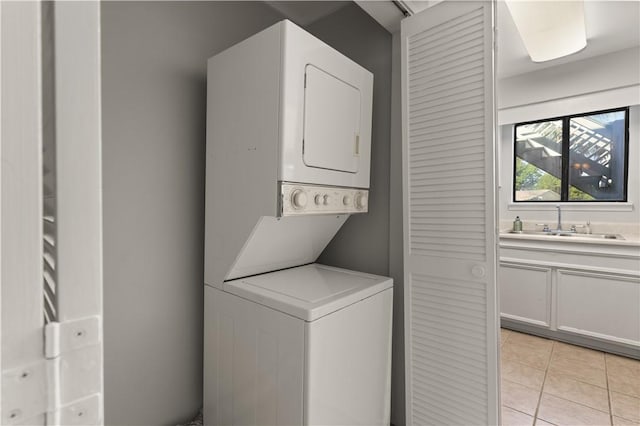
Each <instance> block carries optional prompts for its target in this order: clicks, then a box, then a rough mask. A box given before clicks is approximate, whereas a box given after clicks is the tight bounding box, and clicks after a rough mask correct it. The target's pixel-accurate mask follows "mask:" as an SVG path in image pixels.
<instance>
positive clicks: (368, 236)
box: [307, 4, 391, 275]
mask: <svg viewBox="0 0 640 426" xmlns="http://www.w3.org/2000/svg"><path fill="white" fill-rule="evenodd" d="M307 29H308V30H309V32H311V33H312V34H313V35H315V36H316V37H318V38H319V39H321V40H323V41H325V42H326V43H327V44H329V45H331V46H333V47H334V48H335V49H337V50H338V51H340V52H342V53H343V54H345V55H346V56H348V57H350V58H351V59H353V60H354V61H356V62H357V63H359V64H360V65H362V66H363V67H365V68H366V69H368V70H369V71H371V72H372V73H373V74H374V79H373V131H372V140H371V188H370V195H369V213H368V214H363V215H353V216H352V217H350V218H349V219H348V220H347V223H346V224H345V225H344V226H343V227H342V229H341V230H340V231H339V232H338V234H337V235H336V236H335V237H334V239H333V240H332V241H331V243H329V245H328V246H327V248H326V249H325V251H324V252H323V253H322V255H321V256H320V259H319V262H321V263H324V264H327V265H333V266H339V267H343V268H349V269H354V270H357V271H363V272H370V273H374V274H380V275H388V274H389V134H390V114H391V34H389V32H388V31H387V30H385V29H384V28H383V27H381V26H380V25H379V24H378V23H377V22H376V21H375V20H374V19H373V18H371V17H370V16H369V15H367V14H366V13H365V12H364V11H363V10H362V9H360V8H359V7H358V6H357V5H355V4H352V5H349V6H347V7H345V8H344V9H341V10H339V11H338V12H336V13H334V14H332V15H329V16H327V17H325V18H323V19H320V20H319V21H317V22H315V23H313V24H312V25H310V26H309V27H308V28H307Z"/></svg>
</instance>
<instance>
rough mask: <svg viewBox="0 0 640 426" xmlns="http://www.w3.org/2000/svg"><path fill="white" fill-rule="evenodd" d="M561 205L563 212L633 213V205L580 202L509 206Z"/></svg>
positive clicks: (513, 206)
mask: <svg viewBox="0 0 640 426" xmlns="http://www.w3.org/2000/svg"><path fill="white" fill-rule="evenodd" d="M557 205H560V207H562V211H589V212H631V211H633V203H631V202H626V203H607V202H602V203H597V202H596V203H579V202H570V203H566V202H565V203H563V202H553V201H551V202H544V203H537V202H534V203H527V202H522V203H514V202H511V203H509V204H508V205H507V209H508V210H513V211H518V210H534V211H543V210H555V208H556V206H557Z"/></svg>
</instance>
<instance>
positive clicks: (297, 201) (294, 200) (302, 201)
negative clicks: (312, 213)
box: [291, 189, 307, 209]
mask: <svg viewBox="0 0 640 426" xmlns="http://www.w3.org/2000/svg"><path fill="white" fill-rule="evenodd" d="M291 205H292V206H293V208H294V209H302V208H304V206H306V205H307V194H306V193H305V192H304V191H303V190H302V189H296V190H294V191H293V192H292V193H291Z"/></svg>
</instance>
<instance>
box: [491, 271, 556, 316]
mask: <svg viewBox="0 0 640 426" xmlns="http://www.w3.org/2000/svg"><path fill="white" fill-rule="evenodd" d="M498 287H499V288H500V312H501V316H502V317H503V318H509V319H513V320H517V321H524V322H527V323H531V324H535V325H539V326H544V327H549V325H550V323H551V269H550V268H541V267H533V266H527V265H515V264H501V265H500V271H499V273H498Z"/></svg>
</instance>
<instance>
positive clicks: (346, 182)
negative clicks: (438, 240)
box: [204, 21, 393, 425]
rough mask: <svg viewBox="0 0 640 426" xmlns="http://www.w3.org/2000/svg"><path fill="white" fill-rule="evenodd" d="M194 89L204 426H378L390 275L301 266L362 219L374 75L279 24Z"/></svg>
mask: <svg viewBox="0 0 640 426" xmlns="http://www.w3.org/2000/svg"><path fill="white" fill-rule="evenodd" d="M207 85H208V88H207V183H206V184H207V187H206V232H205V349H204V350H205V353H204V364H205V365H204V370H205V377H204V420H205V424H207V425H218V424H219V425H231V424H235V425H241V424H242V425H245V424H254V425H300V424H304V425H331V424H333V425H337V424H339V425H356V424H360V425H373V424H388V423H389V410H390V381H391V379H390V370H391V309H392V291H393V290H392V280H391V279H390V278H387V277H381V276H376V275H371V274H364V273H359V272H353V271H348V270H345V269H340V268H334V267H329V266H324V265H319V264H316V263H314V262H315V261H316V259H317V258H318V256H319V255H320V253H321V252H322V250H323V249H324V248H325V247H326V245H327V244H328V243H329V241H330V240H331V239H332V238H333V236H334V235H335V233H336V232H337V231H338V230H339V229H340V227H341V226H342V225H343V224H344V222H345V221H346V220H347V218H348V217H349V216H350V215H351V214H359V213H365V212H367V210H368V188H369V169H370V155H371V108H372V89H373V75H372V74H371V73H370V72H368V71H367V70H365V69H364V68H362V67H361V66H359V65H358V64H356V63H355V62H353V61H351V60H350V59H348V58H346V57H345V56H343V55H342V54H340V53H338V52H337V51H336V50H334V49H332V48H331V47H329V46H328V45H326V44H324V43H323V42H321V41H320V40H318V39H316V38H315V37H313V36H311V35H310V34H308V33H307V32H305V31H304V30H302V29H301V28H299V27H297V26H296V25H294V24H292V23H291V22H289V21H282V22H280V23H278V24H276V25H274V26H272V27H270V28H267V29H266V30H264V31H262V32H260V33H258V34H256V35H255V36H253V37H251V38H249V39H247V40H245V41H243V42H241V43H239V44H237V45H235V46H233V47H231V48H229V49H227V50H225V51H224V52H222V53H220V54H218V55H216V56H214V57H212V58H211V59H209V62H208V76H207Z"/></svg>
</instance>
